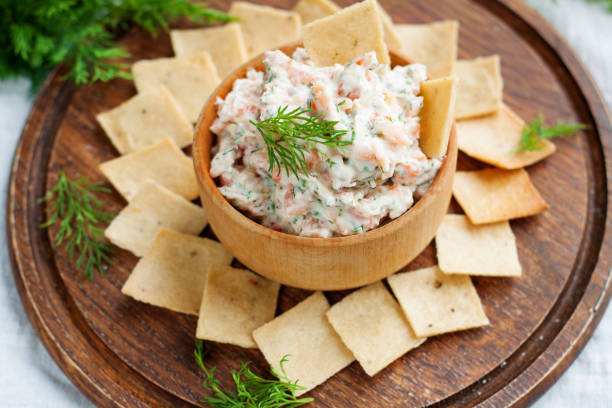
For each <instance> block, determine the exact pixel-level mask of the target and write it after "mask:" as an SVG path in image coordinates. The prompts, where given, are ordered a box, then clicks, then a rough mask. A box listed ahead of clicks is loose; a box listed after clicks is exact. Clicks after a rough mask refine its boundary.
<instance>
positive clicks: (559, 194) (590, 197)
mask: <svg viewBox="0 0 612 408" xmlns="http://www.w3.org/2000/svg"><path fill="white" fill-rule="evenodd" d="M349 2H350V1H348V0H347V1H339V3H340V4H341V5H346V4H347V3H349ZM228 3H229V1H213V2H212V5H213V6H217V7H219V8H221V9H227V7H228ZM292 3H293V2H292V1H291V0H274V1H268V2H267V4H270V5H273V6H277V7H284V8H288V6H290V5H291V4H292ZM381 3H382V4H383V6H384V7H385V8H386V9H387V10H388V11H389V14H390V15H391V16H393V19H394V20H395V21H396V22H398V23H425V22H431V21H434V20H440V19H458V20H460V22H461V28H460V39H459V46H460V51H459V57H460V58H469V57H476V56H481V55H489V54H492V53H499V54H500V55H501V57H502V73H503V77H504V82H505V87H504V99H505V101H506V103H508V104H509V105H510V106H511V107H512V108H514V109H515V110H516V111H517V112H518V113H519V114H520V115H521V116H522V117H523V118H525V119H528V120H530V119H531V118H533V117H535V116H536V115H537V114H538V113H539V112H542V113H543V114H544V116H545V117H546V118H548V119H549V120H551V121H552V120H556V119H563V120H571V121H577V122H583V123H586V124H588V125H589V129H588V130H587V131H585V132H583V133H582V134H581V135H580V136H577V137H571V138H566V139H562V140H557V141H555V143H556V145H557V152H556V153H555V154H554V155H553V156H552V157H550V158H548V159H546V160H545V161H543V162H541V163H538V164H536V165H534V166H532V167H530V168H529V169H528V170H529V174H530V176H531V177H532V180H533V182H534V184H535V185H536V187H537V188H538V190H539V191H540V192H541V194H542V196H543V197H544V198H545V199H546V201H547V202H548V203H550V205H551V209H550V210H549V211H547V212H545V213H543V214H541V215H538V216H535V217H530V218H527V219H521V220H517V221H513V222H512V228H513V230H514V232H515V234H516V236H517V242H518V250H519V256H520V259H521V262H522V265H523V270H524V274H523V277H521V278H520V279H495V278H475V279H474V282H475V285H476V288H477V290H478V293H479V294H480V296H481V298H482V300H483V304H484V308H485V311H486V313H487V315H488V317H489V319H490V321H491V325H490V326H488V327H484V328H480V329H474V330H469V331H464V332H459V333H455V334H448V335H443V336H438V337H435V338H431V339H429V340H427V342H425V344H424V345H422V346H421V347H419V348H418V349H416V350H413V351H411V352H409V353H408V354H406V355H405V356H404V357H402V358H400V359H399V360H397V361H396V362H394V363H393V364H391V365H390V366H389V367H387V368H386V369H385V370H383V371H382V372H381V373H379V374H378V375H376V376H375V377H373V378H370V377H368V376H367V375H366V374H365V373H364V372H363V370H362V369H361V367H360V366H359V364H357V363H353V364H351V365H350V366H349V367H348V368H346V369H344V370H343V371H341V372H340V373H339V374H337V375H336V376H334V377H333V378H332V379H330V380H329V381H327V382H326V383H325V384H323V385H321V386H319V387H318V388H316V389H315V390H314V391H312V392H310V393H309V395H310V396H312V397H314V398H315V403H314V404H313V406H321V407H356V406H363V407H382V406H424V405H436V406H467V405H475V404H482V405H483V406H491V407H493V406H495V407H499V406H522V405H527V404H528V403H529V402H531V401H533V400H534V399H535V398H537V396H539V395H540V394H541V393H542V392H543V391H544V390H545V389H546V388H548V387H549V386H550V385H551V384H552V383H553V382H554V381H555V380H556V379H557V378H558V377H559V376H560V375H561V374H562V373H563V371H564V370H565V369H566V368H567V367H568V366H569V365H570V364H571V362H572V361H573V360H574V358H575V357H576V356H577V354H578V353H579V351H580V350H581V349H582V347H583V346H584V344H585V343H586V341H587V339H588V338H589V337H590V335H591V333H592V331H593V329H594V328H595V326H596V325H597V323H598V321H599V320H600V318H601V316H602V314H603V311H604V309H605V306H606V304H607V302H608V300H609V299H610V296H611V294H612V289H611V287H610V267H611V263H612V235H611V232H612V228H611V227H612V225H611V218H612V217H611V215H612V213H611V208H610V204H609V199H610V192H609V190H608V185H607V180H609V179H611V178H612V173H611V170H610V169H611V168H612V161H611V159H612V146H611V145H612V129H611V125H610V117H609V115H608V112H607V111H606V108H605V105H604V103H603V102H602V99H601V97H600V95H599V93H598V91H597V89H596V87H595V86H594V84H593V81H592V80H591V79H590V77H589V75H588V73H587V72H586V70H585V69H584V67H583V66H582V65H581V64H580V62H579V61H578V60H577V58H576V57H575V55H574V54H573V53H572V51H571V50H570V49H569V48H568V46H567V45H566V44H565V43H564V42H563V41H562V40H561V39H560V38H559V36H558V35H557V34H555V32H554V31H553V30H552V29H551V28H550V26H549V25H548V24H547V23H546V22H544V21H543V20H542V19H541V18H540V17H539V16H538V15H537V14H536V13H535V12H534V11H533V10H531V9H529V8H528V7H527V6H525V5H524V3H523V2H520V1H510V0H502V1H493V0H471V1H470V0H455V1H452V2H451V1H445V0H440V1H432V0H411V1H401V0H387V1H385V0H381ZM122 43H123V44H124V45H125V46H126V47H127V48H128V49H129V50H130V51H131V52H132V54H133V55H134V59H141V58H153V57H160V56H169V55H171V47H170V42H169V39H168V37H167V36H165V35H162V36H160V37H158V38H157V39H151V38H150V37H148V36H147V35H146V34H144V33H143V32H141V31H138V30H135V31H133V32H130V33H129V34H128V35H126V36H125V37H124V39H123V40H122ZM61 77H62V72H61V71H55V72H54V73H53V74H52V75H51V76H50V78H49V79H48V80H47V82H46V84H45V86H44V88H43V90H42V91H41V93H40V94H39V96H38V99H37V101H36V104H35V106H34V108H33V109H32V112H31V114H30V117H29V119H28V122H27V124H26V126H25V129H24V132H23V135H22V139H21V142H20V144H19V147H18V149H17V152H16V155H15V161H14V163H13V168H12V176H11V183H10V191H9V201H8V210H7V211H8V213H7V216H8V220H9V222H8V234H9V238H10V245H11V252H12V262H13V267H14V273H15V282H16V285H17V287H18V289H19V292H20V294H21V298H22V301H23V304H24V307H25V309H26V311H27V313H28V316H29V318H30V320H31V322H32V324H33V326H34V328H35V329H36V331H37V333H38V335H39V336H40V337H41V339H42V340H43V342H44V344H45V345H46V347H47V349H48V350H49V352H50V353H51V355H52V356H53V358H54V359H55V360H56V361H57V363H58V364H59V365H60V367H61V368H62V369H63V370H64V372H65V373H66V374H67V375H68V377H69V378H70V379H71V380H72V381H73V382H74V383H75V384H76V385H77V386H78V387H79V388H80V389H81V390H82V391H83V392H84V393H85V394H86V395H87V396H88V397H89V398H91V400H92V401H94V402H95V403H97V404H98V405H100V406H117V407H133V406H156V407H157V406H159V407H166V406H167V407H179V406H194V405H198V404H199V400H200V398H201V396H202V395H204V394H205V391H204V390H203V389H202V388H201V383H202V376H201V374H200V373H199V372H198V370H197V368H196V365H195V364H194V361H193V349H194V344H193V337H194V333H195V327H196V318H195V317H192V316H186V315H181V314H178V313H173V312H170V311H167V310H163V309H160V308H156V307H153V306H149V305H146V304H142V303H138V302H135V301H133V300H132V299H130V298H128V297H125V296H123V295H122V294H121V293H120V288H121V286H122V284H123V282H124V281H125V280H126V278H127V276H128V275H129V273H130V271H131V269H132V268H133V266H134V265H135V263H136V261H137V258H136V257H134V256H133V255H131V254H130V253H128V252H126V251H121V250H117V251H116V254H115V255H114V256H113V266H112V267H110V268H108V270H107V273H106V275H105V276H104V277H103V278H100V277H96V279H95V280H94V281H93V282H90V281H88V280H86V279H85V278H84V277H83V276H82V275H81V273H80V272H77V271H75V268H74V267H73V265H72V264H71V263H70V262H69V261H68V259H67V257H66V255H65V254H64V253H63V252H61V251H57V250H56V249H54V248H52V247H51V245H50V241H49V236H48V232H47V231H43V230H41V229H40V228H39V225H40V223H41V222H42V220H43V219H44V214H43V208H41V206H38V205H37V204H36V199H37V198H38V197H41V196H42V195H43V194H44V193H45V190H46V188H47V187H48V186H51V185H53V184H55V183H54V182H55V180H56V178H57V176H58V173H59V172H60V171H61V170H63V171H65V172H66V173H67V174H68V175H69V176H72V177H74V176H76V175H78V174H82V175H86V176H88V177H90V178H91V179H93V180H104V177H103V176H102V174H101V173H100V172H99V170H98V167H97V166H98V163H100V162H102V161H105V160H108V159H111V158H113V157H115V156H117V152H116V151H115V150H114V149H113V147H112V146H111V144H110V143H109V141H108V140H107V138H106V137H105V136H104V134H103V131H102V129H101V128H100V127H99V125H98V124H97V123H96V121H95V118H94V116H95V114H96V113H99V112H101V111H104V110H107V109H109V108H112V107H114V106H116V105H117V104H119V103H120V102H122V101H124V100H126V99H128V98H129V97H130V96H131V95H133V94H134V93H135V89H134V87H133V84H132V83H131V82H130V81H125V80H116V81H113V82H110V83H107V84H96V85H93V86H82V87H79V88H76V89H75V88H74V87H72V86H70V85H69V84H66V83H64V82H62V81H61V80H60V78H61ZM483 167H485V166H484V165H483V164H482V163H479V162H477V161H475V160H472V159H470V158H468V157H467V156H464V155H461V156H460V159H459V169H477V168H483ZM104 199H105V200H107V202H108V203H109V204H108V207H109V209H112V210H114V211H119V210H120V209H121V208H122V207H123V206H124V205H125V204H126V203H125V202H124V201H123V199H122V198H121V197H120V196H119V194H117V193H113V194H109V195H105V196H104ZM451 211H453V212H459V211H460V209H459V207H458V206H457V205H456V203H453V204H452V205H451ZM205 234H208V235H209V236H211V232H210V231H206V232H205ZM380 256H381V257H383V256H384V254H380ZM433 263H435V251H434V249H433V246H431V245H430V247H429V248H427V249H426V250H425V252H424V253H423V254H422V255H421V256H420V257H419V258H417V259H416V260H415V261H413V262H412V263H411V264H410V265H408V266H407V267H406V269H407V270H410V269H416V268H419V267H423V266H428V265H431V264H433ZM308 294H309V293H308V292H306V291H303V290H298V289H292V288H287V287H283V289H282V290H281V296H280V300H279V305H278V313H281V312H283V311H285V310H287V309H288V308H290V307H291V306H293V305H294V304H296V303H297V302H298V301H300V300H302V299H304V298H305V297H306V296H307V295H308ZM345 294H346V292H328V293H327V297H328V298H329V299H330V301H331V302H332V303H333V302H336V301H338V300H339V299H341V298H342V297H343V296H344V295H345ZM206 346H207V349H208V350H209V354H208V356H207V358H206V363H207V364H208V365H210V366H217V373H218V375H219V376H220V378H221V382H222V384H223V385H225V386H229V385H231V378H230V371H231V369H235V368H238V367H239V365H240V362H241V361H246V360H250V361H253V363H254V364H253V367H254V370H255V371H256V372H258V373H260V374H263V373H265V372H266V371H267V364H266V362H265V360H264V359H263V357H262V356H261V354H260V353H259V352H258V351H257V350H246V349H242V348H239V347H234V346H229V345H222V344H216V343H207V344H206Z"/></svg>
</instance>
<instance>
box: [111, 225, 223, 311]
mask: <svg viewBox="0 0 612 408" xmlns="http://www.w3.org/2000/svg"><path fill="white" fill-rule="evenodd" d="M230 262H232V254H230V253H229V252H228V251H227V250H226V249H225V248H224V247H223V245H221V244H220V243H218V242H217V241H213V240H210V239H208V238H200V237H196V236H193V235H186V234H181V233H178V232H174V231H170V230H165V229H163V230H161V231H160V232H159V234H157V237H156V238H155V241H154V242H153V246H152V247H151V250H150V251H149V252H148V253H147V254H146V255H145V256H144V257H143V258H141V259H140V261H138V263H137V264H136V267H135V268H134V270H133V271H132V273H131V274H130V277H129V278H128V280H127V281H126V282H125V284H124V285H123V288H121V292H122V293H123V294H125V295H128V296H131V297H132V298H134V299H136V300H138V301H140V302H144V303H149V304H151V305H154V306H160V307H164V308H166V309H170V310H174V311H176V312H181V313H188V314H193V315H197V314H198V311H199V310H200V304H201V303H202V294H203V293H204V286H205V285H206V278H207V275H208V270H209V268H210V267H211V266H214V265H219V266H221V265H229V264H230Z"/></svg>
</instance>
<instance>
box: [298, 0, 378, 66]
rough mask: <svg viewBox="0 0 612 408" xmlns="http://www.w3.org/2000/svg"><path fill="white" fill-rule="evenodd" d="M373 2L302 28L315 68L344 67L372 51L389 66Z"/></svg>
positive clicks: (363, 2) (356, 6)
mask: <svg viewBox="0 0 612 408" xmlns="http://www.w3.org/2000/svg"><path fill="white" fill-rule="evenodd" d="M378 9H379V8H378V3H377V2H376V0H365V1H362V2H361V3H356V4H354V5H352V6H350V7H346V8H344V9H342V10H340V11H339V12H337V13H336V14H333V15H331V16H328V17H324V18H321V19H319V20H316V21H313V22H312V23H310V24H307V25H306V26H304V30H303V32H304V47H305V48H306V51H307V52H308V55H309V56H310V58H311V59H312V60H313V62H314V63H315V64H316V65H319V66H328V65H334V64H346V63H348V62H351V61H352V60H354V59H355V58H357V57H360V56H362V55H363V54H365V53H367V52H370V51H375V52H376V56H377V57H378V62H379V63H381V64H387V63H389V52H388V51H387V46H386V45H385V41H384V31H383V26H382V20H381V17H380V13H379V12H378Z"/></svg>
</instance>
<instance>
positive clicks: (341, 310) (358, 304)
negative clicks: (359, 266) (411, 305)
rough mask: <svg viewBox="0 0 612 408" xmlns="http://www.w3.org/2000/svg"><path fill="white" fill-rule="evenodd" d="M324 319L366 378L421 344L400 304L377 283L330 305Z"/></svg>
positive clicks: (422, 340) (422, 339)
mask: <svg viewBox="0 0 612 408" xmlns="http://www.w3.org/2000/svg"><path fill="white" fill-rule="evenodd" d="M327 318H328V319H329V322H330V323H331V324H332V326H333V327H334V330H336V332H337V333H338V334H339V335H340V338H341V339H342V341H343V342H344V344H346V346H347V347H348V348H349V350H351V351H352V352H353V355H354V356H355V358H356V359H357V361H359V364H361V366H362V367H363V369H364V371H365V372H366V373H367V374H368V375H370V376H373V375H374V374H376V373H378V372H379V371H380V370H382V369H383V368H385V367H386V366H388V365H389V364H391V363H392V362H393V361H395V360H397V359H398V358H399V357H401V356H402V355H404V354H406V353H407V352H408V351H409V350H411V349H413V348H415V347H417V346H419V345H420V344H422V343H423V342H424V341H425V339H424V338H418V337H416V336H415V334H414V332H413V331H412V329H411V328H410V325H409V323H408V320H406V317H405V316H404V314H403V312H402V309H401V308H400V305H399V304H398V303H397V302H396V301H395V299H393V296H391V294H390V293H389V291H388V290H387V289H386V288H385V286H384V285H383V284H382V282H380V281H379V282H377V283H374V284H372V285H370V286H366V287H364V288H362V289H359V290H357V291H356V292H353V293H351V294H350V295H348V296H346V297H345V298H344V299H342V300H341V301H340V302H338V303H336V304H335V305H333V306H332V308H331V309H330V310H329V311H328V312H327Z"/></svg>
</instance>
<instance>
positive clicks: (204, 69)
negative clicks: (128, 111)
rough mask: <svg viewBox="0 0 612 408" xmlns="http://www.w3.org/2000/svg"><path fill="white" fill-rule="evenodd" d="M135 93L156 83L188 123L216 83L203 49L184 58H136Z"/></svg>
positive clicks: (210, 64)
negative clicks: (164, 90) (174, 102)
mask: <svg viewBox="0 0 612 408" xmlns="http://www.w3.org/2000/svg"><path fill="white" fill-rule="evenodd" d="M132 74H133V75H134V85H135V86H136V89H137V90H138V92H141V93H144V92H148V91H151V90H155V89H157V88H159V87H160V86H163V87H164V88H165V89H167V90H168V92H170V94H171V95H172V97H173V98H174V100H175V101H176V103H177V105H178V106H179V108H180V109H181V111H182V112H183V113H184V115H185V117H186V118H187V119H188V120H189V121H190V122H192V123H193V122H196V121H197V120H198V116H199V114H200V111H201V110H202V107H203V106H204V103H205V102H206V100H207V99H208V96H209V95H210V93H211V92H212V91H213V90H214V89H215V87H216V86H217V85H218V84H219V82H220V79H219V76H218V75H217V69H216V68H215V64H214V63H213V61H212V59H211V57H210V55H209V54H208V53H207V52H206V51H202V52H200V53H198V54H194V55H190V56H187V57H175V58H157V59H151V60H140V61H137V62H135V63H134V64H133V65H132Z"/></svg>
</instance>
